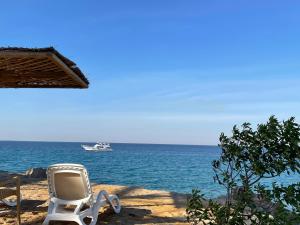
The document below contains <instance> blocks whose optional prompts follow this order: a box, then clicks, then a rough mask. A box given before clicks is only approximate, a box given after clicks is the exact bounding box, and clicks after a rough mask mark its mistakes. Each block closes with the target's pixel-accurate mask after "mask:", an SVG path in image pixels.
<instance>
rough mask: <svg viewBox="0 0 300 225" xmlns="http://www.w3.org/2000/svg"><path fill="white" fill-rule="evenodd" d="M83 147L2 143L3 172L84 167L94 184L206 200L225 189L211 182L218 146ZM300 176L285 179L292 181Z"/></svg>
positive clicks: (39, 143) (51, 143)
mask: <svg viewBox="0 0 300 225" xmlns="http://www.w3.org/2000/svg"><path fill="white" fill-rule="evenodd" d="M81 144H82V143H65V142H7V141H1V142H0V170H5V171H11V172H24V171H25V170H27V169H28V168H29V167H45V168H46V167H47V166H49V165H51V164H53V163H65V162H68V163H80V164H83V165H85V166H86V167H87V169H88V171H89V176H90V179H91V180H92V182H97V183H104V184H120V185H130V186H141V187H144V188H148V189H159V190H168V191H175V192H180V193H190V192H191V190H192V189H193V188H200V189H202V190H203V192H204V193H205V194H206V195H207V196H208V197H216V196H219V195H221V194H223V193H224V190H223V189H221V188H220V186H219V185H217V184H216V183H214V181H213V171H212V169H211V161H212V160H214V159H217V158H218V157H219V155H220V149H219V148H218V147H216V146H188V145H152V144H111V145H112V148H113V150H114V151H113V152H87V151H84V150H83V149H81V147H80V145H81ZM295 179H298V180H299V177H295V176H284V177H282V178H281V181H284V182H288V183H289V182H293V181H295Z"/></svg>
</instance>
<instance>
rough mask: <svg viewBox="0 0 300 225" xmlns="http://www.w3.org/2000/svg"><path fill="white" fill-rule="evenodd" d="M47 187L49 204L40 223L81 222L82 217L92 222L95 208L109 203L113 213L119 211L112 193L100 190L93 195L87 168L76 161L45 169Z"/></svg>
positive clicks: (95, 217) (117, 202)
mask: <svg viewBox="0 0 300 225" xmlns="http://www.w3.org/2000/svg"><path fill="white" fill-rule="evenodd" d="M47 177H48V189H49V195H50V203H49V207H48V215H47V217H46V219H45V220H44V222H43V225H47V224H48V223H49V221H74V222H76V223H78V224H80V225H85V221H84V220H85V218H89V219H90V220H91V222H90V225H95V224H96V222H97V218H98V212H99V209H100V208H101V207H102V206H104V205H105V204H107V203H108V204H109V205H110V206H111V207H112V208H113V210H114V212H115V213H119V212H120V210H121V205H120V201H119V198H118V197H117V196H116V195H108V194H107V192H106V191H104V190H103V191H100V192H99V193H98V195H97V196H96V197H94V196H93V193H92V189H91V186H90V182H89V178H88V173H87V170H86V169H85V167H84V166H82V165H79V164H55V165H52V166H50V167H49V168H48V170H47Z"/></svg>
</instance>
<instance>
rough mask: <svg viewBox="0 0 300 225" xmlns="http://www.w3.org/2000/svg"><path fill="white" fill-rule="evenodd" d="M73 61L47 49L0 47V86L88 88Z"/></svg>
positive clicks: (87, 83) (87, 82)
mask: <svg viewBox="0 0 300 225" xmlns="http://www.w3.org/2000/svg"><path fill="white" fill-rule="evenodd" d="M88 85H89V81H88V80H87V78H86V77H85V76H84V74H83V73H82V72H81V71H80V69H79V68H78V67H77V66H76V64H75V63H74V62H72V61H71V60H69V59H68V58H66V57H64V56H63V55H61V54H60V53H59V52H58V51H56V50H55V49H54V48H53V47H49V48H15V47H8V48H0V88H88Z"/></svg>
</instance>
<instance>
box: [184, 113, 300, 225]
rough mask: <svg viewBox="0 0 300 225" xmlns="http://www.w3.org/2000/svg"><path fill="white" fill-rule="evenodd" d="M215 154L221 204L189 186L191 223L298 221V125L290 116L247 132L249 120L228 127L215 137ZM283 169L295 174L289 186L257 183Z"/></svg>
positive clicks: (277, 224)
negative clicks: (295, 179)
mask: <svg viewBox="0 0 300 225" xmlns="http://www.w3.org/2000/svg"><path fill="white" fill-rule="evenodd" d="M219 146H220V148H221V149H222V153H221V156H220V158H219V159H218V160H214V161H213V162H212V167H213V170H214V172H215V176H214V179H215V181H216V182H218V184H219V185H222V186H223V187H224V188H225V189H226V197H225V200H226V201H225V204H222V205H221V204H219V203H217V202H215V201H213V200H209V201H205V200H204V196H203V195H202V194H201V193H200V191H198V190H194V191H193V192H192V195H191V197H190V199H189V200H188V205H187V210H186V212H187V219H188V221H189V222H190V223H192V224H207V225H244V224H245V225H246V224H247V225H249V224H251V225H266V224H270V225H299V224H300V126H299V124H297V123H296V122H295V119H294V118H293V117H292V118H290V119H288V120H287V121H283V122H279V121H278V120H277V119H276V118H275V117H274V116H272V117H270V118H269V120H268V122H267V123H266V124H259V125H258V126H257V129H256V130H253V129H252V127H251V124H250V123H244V124H243V125H242V126H241V129H239V128H238V127H237V126H234V127H233V130H232V135H231V136H230V137H228V136H226V135H224V134H223V133H222V134H221V135H220V144H219ZM283 173H287V174H297V175H299V182H295V183H294V184H291V185H287V186H284V185H281V184H280V185H279V184H277V183H273V185H272V186H271V187H266V186H264V185H262V184H261V181H262V180H264V179H270V178H275V177H278V176H280V175H282V174H283Z"/></svg>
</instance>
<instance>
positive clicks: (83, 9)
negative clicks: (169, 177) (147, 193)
mask: <svg viewBox="0 0 300 225" xmlns="http://www.w3.org/2000/svg"><path fill="white" fill-rule="evenodd" d="M1 8H2V10H1V14H0V28H1V35H0V46H22V47H47V46H54V47H55V48H56V49H57V50H58V51H60V52H61V53H62V54H64V55H65V56H67V57H69V58H70V59H72V60H73V61H75V62H76V63H77V64H78V66H79V67H80V68H81V69H82V70H83V72H84V73H85V74H86V75H87V77H88V79H89V80H90V83H91V85H90V88H89V89H87V90H63V89H56V90H53V89H50V90H49V89H28V90H22V89H2V90H0V101H1V112H0V115H1V117H0V126H1V127H0V139H2V140H8V139H9V140H47V141H50V140H57V141H96V140H98V139H101V140H105V141H111V142H139V143H140V142H142V143H174V144H176V143H182V144H217V143H218V136H219V134H220V133H221V132H222V131H223V132H225V133H227V134H229V133H230V131H231V128H232V126H233V125H234V124H240V123H242V122H244V121H249V122H252V123H253V124H254V125H256V124H257V123H259V122H264V121H266V120H267V118H268V117H269V116H270V115H272V114H274V115H276V116H277V117H278V118H279V119H287V118H288V117H290V116H296V118H300V104H299V100H300V92H299V89H300V88H299V86H300V76H299V71H300V63H299V62H300V44H299V40H300V26H299V24H300V2H299V1H268V0H267V1H246V0H245V1H237V0H236V1H230V0H227V1H213V0H212V1H204V0H203V1H199V0H197V1H175V0H172V1H167V0H164V1H162V0H151V1H140V0H139V1H138V0H136V1H131V0H126V1H121V0H120V1H114V0H110V1H72V2H70V1H47V2H46V1H37V0H36V1H32V0H27V1H5V2H2V3H1ZM3 9H5V10H3Z"/></svg>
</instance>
